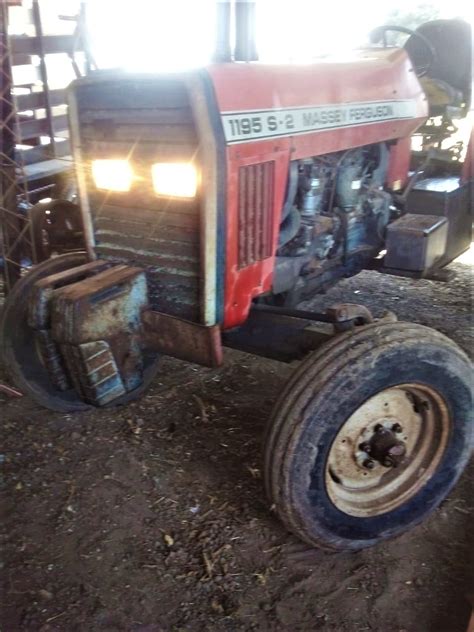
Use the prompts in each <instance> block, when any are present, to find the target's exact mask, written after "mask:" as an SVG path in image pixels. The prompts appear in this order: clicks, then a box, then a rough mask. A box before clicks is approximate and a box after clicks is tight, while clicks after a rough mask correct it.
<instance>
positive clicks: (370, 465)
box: [362, 459, 375, 470]
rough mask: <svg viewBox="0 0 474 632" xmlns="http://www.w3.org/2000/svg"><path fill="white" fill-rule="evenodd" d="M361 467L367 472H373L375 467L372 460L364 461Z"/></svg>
mask: <svg viewBox="0 0 474 632" xmlns="http://www.w3.org/2000/svg"><path fill="white" fill-rule="evenodd" d="M362 465H363V466H364V467H366V468H367V469H368V470H373V469H374V467H375V461H372V459H365V461H364V462H363V463H362Z"/></svg>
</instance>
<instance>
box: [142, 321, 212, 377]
mask: <svg viewBox="0 0 474 632" xmlns="http://www.w3.org/2000/svg"><path fill="white" fill-rule="evenodd" d="M142 320H143V325H144V332H143V335H144V338H145V342H146V345H147V346H149V347H151V348H152V349H153V350H154V351H158V353H164V354H166V355H170V356H173V357H174V358H179V359H180V360H186V361H188V362H195V363H196V364H201V365H203V366H210V367H216V366H220V365H221V364H222V342H221V331H220V328H219V326H218V325H213V326H212V327H206V326H205V325H199V324H197V323H193V322H190V321H188V320H183V319H181V318H176V317H175V316H169V315H168V314H162V313H161V312H155V311H152V310H148V311H145V312H144V313H143V316H142Z"/></svg>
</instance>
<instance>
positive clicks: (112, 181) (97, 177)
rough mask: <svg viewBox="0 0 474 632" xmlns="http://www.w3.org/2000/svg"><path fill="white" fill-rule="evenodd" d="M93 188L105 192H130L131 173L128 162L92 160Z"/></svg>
mask: <svg viewBox="0 0 474 632" xmlns="http://www.w3.org/2000/svg"><path fill="white" fill-rule="evenodd" d="M92 175H93V177H94V182H95V186H96V187H97V188H98V189H106V190H107V191H130V187H131V186H132V180H133V171H132V168H131V167H130V164H129V162H128V160H93V161H92Z"/></svg>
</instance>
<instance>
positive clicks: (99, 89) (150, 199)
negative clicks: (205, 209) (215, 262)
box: [76, 77, 201, 321]
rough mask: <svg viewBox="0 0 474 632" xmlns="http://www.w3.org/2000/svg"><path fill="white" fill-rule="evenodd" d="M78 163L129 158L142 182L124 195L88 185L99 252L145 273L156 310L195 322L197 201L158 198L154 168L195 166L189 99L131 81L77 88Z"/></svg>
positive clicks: (147, 81)
mask: <svg viewBox="0 0 474 632" xmlns="http://www.w3.org/2000/svg"><path fill="white" fill-rule="evenodd" d="M76 90H77V92H76V99H77V103H78V112H79V127H80V136H81V143H82V153H83V159H84V160H85V162H86V164H88V161H91V160H94V159H106V158H128V159H129V161H130V162H131V164H132V168H133V170H134V172H135V173H138V174H139V175H140V180H139V181H138V182H137V183H135V184H134V185H133V188H132V190H131V191H130V192H127V193H112V194H110V193H106V194H105V193H104V192H101V191H97V190H96V189H95V187H94V184H93V182H92V180H91V179H89V202H90V206H91V212H92V217H93V223H94V232H95V240H96V252H97V255H98V257H100V258H101V259H110V260H113V261H116V262H120V263H126V264H129V265H138V266H141V267H144V268H146V272H147V281H148V291H149V297H150V304H151V307H152V308H153V309H156V310H158V311H162V312H165V313H167V314H171V315H174V316H179V317H181V318H186V319H188V320H193V321H199V319H200V296H199V295H200V284H201V271H200V220H199V200H191V201H190V200H186V199H183V200H180V199H177V198H175V199H169V198H160V197H157V196H156V195H155V193H154V191H153V187H152V181H151V165H152V164H153V163H154V162H186V161H189V160H190V159H193V158H194V159H195V158H196V156H197V150H198V141H197V137H196V133H195V129H194V125H193V119H192V113H191V109H190V105H189V100H188V95H187V92H186V89H185V86H184V84H183V83H182V82H180V81H179V80H176V79H169V78H166V79H159V78H156V77H155V78H143V77H142V78H133V77H132V78H129V77H120V78H117V79H115V80H112V81H111V80H108V81H105V80H102V81H100V82H99V81H98V82H97V83H88V84H84V85H78V87H77V88H76Z"/></svg>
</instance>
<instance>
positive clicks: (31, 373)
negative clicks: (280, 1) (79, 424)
mask: <svg viewBox="0 0 474 632" xmlns="http://www.w3.org/2000/svg"><path fill="white" fill-rule="evenodd" d="M86 262H87V255H86V253H84V252H75V253H68V254H64V255H59V256H58V257H53V258H52V259H48V260H46V261H43V262H42V263H40V264H39V265H37V266H35V267H33V268H32V269H31V270H30V271H29V272H28V273H27V274H26V275H25V276H24V277H23V278H22V279H20V281H18V283H16V284H15V286H14V287H13V289H12V291H11V292H10V294H9V295H8V297H7V300H6V301H5V306H4V309H3V314H2V320H1V323H0V358H1V361H2V363H3V365H4V367H5V370H6V371H7V373H8V374H9V376H10V378H11V380H12V382H13V383H14V384H15V386H16V387H17V388H18V389H19V390H20V391H21V392H22V393H23V394H25V395H29V396H30V397H32V398H33V399H34V400H35V401H36V402H38V404H40V405H41V406H44V407H45V408H49V409H50V410H56V411H59V412H77V411H81V410H87V409H90V408H93V406H91V405H90V404H87V403H86V402H84V401H82V400H81V399H80V397H79V395H78V394H77V392H76V391H75V390H74V389H72V388H71V389H69V390H68V391H64V392H61V391H58V390H57V389H56V388H55V387H54V386H53V384H52V383H51V381H50V379H49V375H48V372H47V371H46V369H45V368H44V366H43V364H42V361H41V358H40V356H39V354H38V353H37V349H36V345H35V339H34V332H33V330H32V329H31V327H30V326H29V324H28V303H29V298H30V296H31V291H32V289H33V287H34V285H35V283H36V282H37V281H39V280H40V279H43V278H44V277H47V276H49V275H51V274H57V273H58V272H63V271H64V270H69V269H70V268H74V267H77V266H80V265H82V264H84V263H86ZM158 365H159V357H158V356H157V354H155V353H149V354H148V355H147V357H146V359H145V369H144V374H143V382H142V384H141V385H140V386H139V387H138V388H136V389H135V390H134V391H131V392H129V393H126V394H125V395H122V396H121V397H119V398H118V399H116V400H114V401H113V402H111V404H110V405H109V406H119V405H122V404H126V403H128V402H130V401H133V400H135V399H137V398H138V397H140V396H141V395H142V394H143V392H144V391H145V390H146V388H148V386H149V384H150V382H151V381H152V380H153V378H154V377H155V375H156V373H157V371H158V368H159V367H158Z"/></svg>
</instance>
